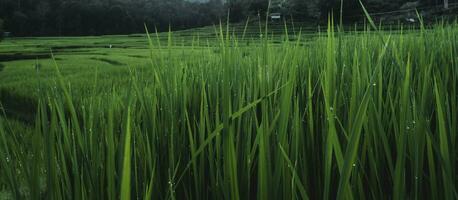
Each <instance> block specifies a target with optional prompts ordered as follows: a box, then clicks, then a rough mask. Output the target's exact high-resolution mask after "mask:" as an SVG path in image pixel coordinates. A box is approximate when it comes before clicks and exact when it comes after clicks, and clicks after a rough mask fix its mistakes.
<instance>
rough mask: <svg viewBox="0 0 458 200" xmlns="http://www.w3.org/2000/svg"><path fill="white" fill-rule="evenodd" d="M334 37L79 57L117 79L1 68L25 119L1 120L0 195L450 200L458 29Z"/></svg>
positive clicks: (173, 45) (51, 65) (156, 44)
mask: <svg viewBox="0 0 458 200" xmlns="http://www.w3.org/2000/svg"><path fill="white" fill-rule="evenodd" d="M261 26H262V25H261ZM333 27H334V25H333V24H332V22H330V23H329V25H328V27H327V31H326V32H323V33H319V34H317V35H315V38H314V39H313V40H308V41H307V42H305V40H306V39H308V38H306V37H307V35H302V34H301V33H300V31H296V33H290V32H294V31H291V30H290V29H288V30H283V31H285V32H286V31H288V34H290V35H291V37H290V36H289V35H288V37H286V36H285V35H283V36H282V37H277V36H275V37H274V36H272V35H271V34H269V33H266V32H264V30H265V29H263V30H262V31H261V32H259V33H258V37H259V38H257V39H256V40H252V43H251V44H250V45H249V46H248V45H247V44H246V41H245V40H242V39H241V37H240V36H239V35H236V34H233V33H234V32H233V31H231V27H229V26H228V27H225V26H219V27H218V26H215V27H214V29H213V30H211V31H213V32H212V34H215V35H217V37H215V38H214V39H213V41H211V42H210V41H208V44H207V45H206V46H205V45H204V44H205V43H207V41H200V39H199V38H198V37H193V38H192V39H191V40H187V41H186V43H183V42H182V40H184V39H183V38H185V39H189V37H188V36H183V37H181V36H179V35H175V34H177V33H169V34H166V35H165V34H157V35H156V34H155V33H152V34H148V35H147V36H146V37H145V38H147V39H145V38H143V39H142V38H137V37H128V38H130V39H132V40H144V41H143V43H144V44H143V45H144V48H145V49H143V50H141V49H134V48H131V49H106V48H104V49H100V48H95V49H92V50H94V51H93V53H97V52H98V53H107V54H108V55H107V56H106V58H107V59H109V60H110V61H113V60H116V61H117V62H122V63H126V64H129V65H128V66H125V67H120V66H113V65H112V63H108V62H99V61H96V62H97V63H98V64H95V63H94V60H91V59H90V58H92V57H93V56H91V57H88V56H87V55H82V54H76V55H62V54H61V55H59V54H58V53H57V54H56V55H55V56H56V57H57V58H65V59H64V60H61V61H59V60H55V59H54V60H45V61H40V63H41V65H42V68H41V69H40V70H39V71H38V72H37V71H36V70H35V71H34V70H33V68H32V66H33V65H34V63H36V61H33V62H32V61H14V62H8V63H6V66H7V68H5V70H4V71H2V72H0V78H1V79H2V83H0V87H1V88H3V89H5V90H7V91H8V92H9V93H8V94H10V96H15V95H19V94H25V95H26V96H30V98H31V99H34V101H35V102H34V103H35V104H36V105H35V106H34V107H36V109H35V110H36V111H35V117H34V119H33V123H31V125H29V126H27V125H24V124H21V123H20V122H18V121H17V120H11V119H5V118H0V155H2V156H0V191H3V190H4V191H8V192H7V193H5V194H8V196H11V197H12V198H14V199H22V198H44V199H116V198H118V197H120V198H121V199H134V198H135V199H137V198H140V199H151V198H153V199H256V198H257V199H336V198H338V199H421V198H427V199H429V198H431V199H455V198H457V192H456V184H457V180H458V176H457V174H456V172H455V171H454V169H455V168H456V163H458V159H457V157H456V156H455V155H457V154H456V153H457V146H456V143H457V137H456V134H455V133H457V132H458V129H457V123H456V122H458V112H457V111H458V109H457V104H458V93H457V92H458V88H457V85H458V80H457V77H458V68H457V67H458V66H457V63H458V56H457V55H458V40H457V39H458V38H457V35H458V24H457V23H453V24H447V25H446V24H441V23H440V24H437V25H434V26H431V27H427V28H428V29H426V28H423V29H420V30H418V31H416V30H407V31H404V30H402V29H403V28H401V27H398V28H399V30H402V31H399V30H396V31H392V32H390V31H374V30H371V29H370V28H369V27H366V29H365V31H363V32H360V31H357V32H352V31H348V32H347V33H342V34H340V33H338V32H336V31H335V30H334V28H333ZM261 29H262V28H261ZM267 30H268V29H267ZM206 31H209V29H206ZM191 35H192V34H191ZM56 40H57V39H56ZM74 40H75V43H76V42H81V43H83V42H87V41H80V40H81V39H78V38H75V39H74ZM97 40H101V39H100V38H97ZM107 40H108V39H107ZM279 40H280V41H281V42H278V41H279ZM94 41H96V40H94ZM94 41H92V42H94ZM127 41H128V40H126V42H127ZM70 42H71V39H68V41H67V43H70ZM99 42H100V41H99ZM63 43H64V42H63ZM179 44H181V46H180V45H179ZM133 51H135V52H137V53H138V54H135V55H142V56H145V57H132V55H134V54H133V53H132V52H133ZM129 55H130V56H129ZM97 58H98V57H97ZM3 80H5V81H6V83H5V82H3ZM8 82H10V83H8ZM19 96H20V95H19ZM2 104H3V103H2ZM10 105H11V104H10ZM3 106H4V109H12V108H11V107H18V106H10V107H8V106H5V105H3Z"/></svg>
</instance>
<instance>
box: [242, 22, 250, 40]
mask: <svg viewBox="0 0 458 200" xmlns="http://www.w3.org/2000/svg"><path fill="white" fill-rule="evenodd" d="M249 22H250V16H248V18H247V20H246V23H245V27H244V28H243V34H242V42H243V41H244V40H245V35H246V30H247V29H248V23H249Z"/></svg>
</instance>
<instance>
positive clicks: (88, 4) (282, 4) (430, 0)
mask: <svg viewBox="0 0 458 200" xmlns="http://www.w3.org/2000/svg"><path fill="white" fill-rule="evenodd" d="M407 1H409V0H384V1H379V0H363V2H364V3H365V4H366V5H367V7H368V8H369V9H370V10H371V11H383V10H393V9H398V8H399V7H400V6H401V5H402V4H404V3H405V2H407ZM442 1H443V0H419V2H420V3H421V4H425V5H430V4H440V3H442ZM268 5H269V0H0V22H3V29H5V30H7V31H10V32H12V33H13V34H14V35H15V36H64V35H103V34H128V33H138V32H144V24H146V25H148V26H149V27H156V28H157V29H158V30H159V31H165V30H168V29H169V27H171V28H172V29H173V30H178V29H186V28H192V27H199V26H205V25H211V24H214V23H218V22H219V21H220V20H225V18H226V17H227V16H228V15H229V19H230V20H231V22H240V21H243V20H245V19H247V17H248V16H258V15H265V13H266V11H267V9H268ZM270 6H271V7H270V9H271V11H272V12H281V13H282V14H284V15H286V16H288V18H292V19H294V20H297V21H304V20H309V21H314V22H317V21H320V20H323V19H325V18H326V17H327V15H328V13H329V12H334V13H338V12H340V6H341V0H272V1H271V4H270ZM343 9H344V15H345V14H347V15H355V14H362V12H361V7H360V5H359V0H344V3H343ZM348 20H353V19H350V18H348ZM1 29H2V23H0V31H1Z"/></svg>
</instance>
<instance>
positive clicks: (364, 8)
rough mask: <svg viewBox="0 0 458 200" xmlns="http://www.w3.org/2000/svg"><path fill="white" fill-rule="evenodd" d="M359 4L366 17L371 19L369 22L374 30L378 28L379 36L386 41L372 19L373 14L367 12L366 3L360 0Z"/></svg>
mask: <svg viewBox="0 0 458 200" xmlns="http://www.w3.org/2000/svg"><path fill="white" fill-rule="evenodd" d="M359 4H360V5H361V7H362V9H363V11H364V15H366V18H367V20H368V21H369V24H370V25H371V26H372V28H373V29H374V30H376V32H377V34H378V36H379V37H380V39H381V40H382V42H383V43H385V40H384V39H383V35H382V33H381V32H380V31H378V28H377V26H376V25H375V23H374V20H372V17H371V15H370V14H369V12H367V10H366V7H364V4H363V2H361V0H359Z"/></svg>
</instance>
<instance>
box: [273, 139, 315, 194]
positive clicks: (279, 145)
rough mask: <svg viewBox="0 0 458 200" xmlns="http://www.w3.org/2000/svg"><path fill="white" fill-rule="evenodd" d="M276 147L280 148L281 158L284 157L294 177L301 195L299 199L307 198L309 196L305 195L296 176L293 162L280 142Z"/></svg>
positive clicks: (303, 188) (302, 186)
mask: <svg viewBox="0 0 458 200" xmlns="http://www.w3.org/2000/svg"><path fill="white" fill-rule="evenodd" d="M278 147H279V148H280V151H281V153H282V155H283V158H284V159H285V161H286V163H287V164H288V168H289V169H290V170H291V174H292V175H293V177H294V183H295V184H296V187H297V188H298V190H299V194H300V195H301V199H304V200H308V199H309V197H308V195H307V192H306V190H305V187H304V185H303V184H302V182H301V181H300V180H299V176H298V174H297V172H296V170H295V169H294V168H293V163H292V162H291V160H290V159H289V157H288V154H287V153H286V152H285V150H284V149H283V147H282V146H281V144H278Z"/></svg>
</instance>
